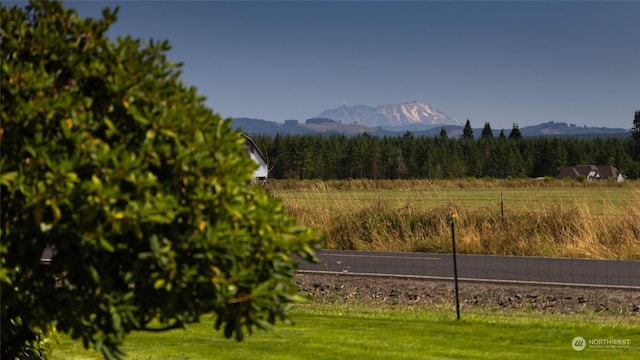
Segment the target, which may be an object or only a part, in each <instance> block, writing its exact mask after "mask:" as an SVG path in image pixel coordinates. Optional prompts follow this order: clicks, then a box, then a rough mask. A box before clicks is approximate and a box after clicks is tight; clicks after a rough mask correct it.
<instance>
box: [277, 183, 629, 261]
mask: <svg viewBox="0 0 640 360" xmlns="http://www.w3.org/2000/svg"><path fill="white" fill-rule="evenodd" d="M269 189H270V191H271V192H272V193H273V194H274V195H275V196H276V197H278V198H280V199H282V201H283V204H284V206H285V207H286V208H287V210H288V211H289V213H290V214H291V215H293V216H295V217H297V218H298V220H299V222H300V223H302V224H304V225H307V226H312V227H315V228H317V229H319V231H321V232H322V233H323V234H325V235H326V238H325V240H324V243H323V244H321V245H322V246H323V247H325V248H334V249H353V250H377V251H423V252H449V251H450V245H449V243H450V238H449V234H450V231H449V214H451V213H456V214H457V215H458V219H459V220H458V221H457V229H458V230H457V233H459V237H460V242H461V246H460V252H461V253H471V254H492V255H523V256H562V257H576V258H593V259H625V260H633V259H635V260H637V259H640V243H639V242H638V241H637V239H639V238H640V222H638V221H637V219H638V218H640V182H637V181H626V182H625V183H623V184H618V183H612V182H599V183H579V182H566V181H556V180H475V179H472V180H451V181H430V180H411V181H410V180H403V181H386V180H385V181H382V180H381V181H364V180H358V181H328V182H323V181H298V182H293V181H286V182H277V181H276V182H273V183H271V184H270V185H269Z"/></svg>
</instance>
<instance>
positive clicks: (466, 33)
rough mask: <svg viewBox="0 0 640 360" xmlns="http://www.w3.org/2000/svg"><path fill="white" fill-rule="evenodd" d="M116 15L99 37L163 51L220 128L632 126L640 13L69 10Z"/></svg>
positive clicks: (539, 6)
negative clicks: (374, 122) (448, 120)
mask: <svg viewBox="0 0 640 360" xmlns="http://www.w3.org/2000/svg"><path fill="white" fill-rule="evenodd" d="M116 4H117V5H120V13H119V20H118V22H117V23H116V24H115V25H114V26H113V27H112V31H111V32H110V36H116V35H122V34H131V35H132V36H133V37H138V38H141V39H150V38H154V39H158V40H163V39H168V40H169V41H170V43H171V44H172V46H173V49H172V50H171V52H170V54H169V57H170V58H171V59H172V60H174V61H181V62H184V68H183V77H184V80H185V82H186V83H187V84H189V85H193V86H196V87H197V88H198V90H199V92H200V93H201V94H202V95H204V96H206V97H207V104H208V105H209V106H210V107H212V108H213V109H214V110H215V111H216V112H218V113H219V114H220V115H222V116H223V117H254V118H261V119H266V120H272V121H284V120H286V119H298V120H305V119H307V118H311V117H314V116H316V115H318V114H319V113H320V112H322V111H323V110H327V109H332V108H337V107H339V106H341V105H344V104H366V105H370V106H377V105H384V104H390V103H400V102H407V101H414V100H417V101H421V102H425V103H427V104H430V105H432V106H435V107H436V108H438V109H439V110H441V111H442V112H444V113H446V114H448V115H449V116H452V117H454V118H457V119H458V120H460V121H465V120H466V119H470V120H471V124H472V125H473V126H474V127H482V126H483V124H484V123H485V122H489V123H490V124H491V127H492V128H494V129H500V128H505V129H507V128H511V126H512V124H513V123H518V124H519V125H520V126H521V127H523V126H527V125H535V124H538V123H542V122H547V121H556V122H567V123H573V124H576V125H578V126H582V125H588V126H608V127H622V128H630V127H631V126H632V123H633V115H634V111H636V110H640V27H638V25H637V24H638V15H639V14H640V2H611V1H609V2H586V1H583V2H543V1H532V2H522V1H502V2H485V1H473V2H457V1H453V2H452V1H447V2H431V1H417V2H405V1H392V2H391V1H378V2H361V1H343V2H328V1H311V2H309V1H294V2H290V1H286V2H273V1H263V2H243V1H241V2H228V1H227V2H221V1H193V2H184V1H134V2H132V1H100V2H77V1H68V2H66V5H67V6H68V7H73V8H76V9H78V11H79V13H80V15H82V16H84V17H87V16H91V17H96V16H98V15H99V14H100V9H101V8H103V7H105V6H111V7H113V6H115V5H116Z"/></svg>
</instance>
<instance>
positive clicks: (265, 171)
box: [242, 133, 269, 184]
mask: <svg viewBox="0 0 640 360" xmlns="http://www.w3.org/2000/svg"><path fill="white" fill-rule="evenodd" d="M242 136H244V143H245V145H246V146H247V154H248V155H249V156H251V159H252V160H253V161H255V162H256V164H258V168H257V169H256V170H255V171H254V172H253V178H254V181H255V182H257V183H259V184H264V183H265V182H266V181H267V178H268V177H269V167H268V165H267V161H266V160H265V157H264V155H262V153H261V152H260V149H258V146H257V145H256V143H255V142H254V141H253V139H251V138H250V137H249V136H247V135H246V134H244V133H243V134H242Z"/></svg>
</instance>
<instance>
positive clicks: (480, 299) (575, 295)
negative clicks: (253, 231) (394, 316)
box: [295, 273, 640, 320]
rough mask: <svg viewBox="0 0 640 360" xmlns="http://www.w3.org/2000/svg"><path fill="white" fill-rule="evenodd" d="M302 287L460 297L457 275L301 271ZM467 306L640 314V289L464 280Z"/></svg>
mask: <svg viewBox="0 0 640 360" xmlns="http://www.w3.org/2000/svg"><path fill="white" fill-rule="evenodd" d="M295 281H296V283H297V285H298V287H299V289H300V291H301V292H303V293H307V294H310V295H312V296H313V297H314V299H315V301H318V302H321V303H331V302H336V303H349V302H354V303H362V304H373V305H376V304H379V305H382V304H386V305H421V306H424V307H425V308H427V307H429V306H434V305H441V306H442V305H452V306H453V304H454V303H455V291H454V284H453V281H444V280H443V281H440V280H424V279H412V278H394V277H376V276H354V275H345V274H313V273H298V274H296V278H295ZM459 290H460V304H461V309H463V310H464V309H467V310H475V309H477V310H500V309H501V310H508V309H513V310H524V311H533V312H540V313H549V314H556V313H557V314H576V313H581V314H589V313H592V314H610V315H620V316H629V317H630V319H631V318H633V319H634V320H640V290H637V289H619V288H615V289H612V288H604V287H602V288H594V287H566V286H539V285H518V284H496V283H479V282H464V281H461V282H460V283H459Z"/></svg>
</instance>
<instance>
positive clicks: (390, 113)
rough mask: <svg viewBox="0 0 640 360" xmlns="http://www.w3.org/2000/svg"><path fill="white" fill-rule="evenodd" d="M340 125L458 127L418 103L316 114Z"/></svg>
mask: <svg viewBox="0 0 640 360" xmlns="http://www.w3.org/2000/svg"><path fill="white" fill-rule="evenodd" d="M317 117H321V118H330V119H334V120H337V121H338V122H342V123H349V124H351V123H357V124H361V125H367V126H402V125H409V124H430V125H460V122H459V121H458V120H457V119H454V118H452V117H450V116H449V115H447V114H445V113H443V112H442V111H440V110H438V109H437V108H435V107H433V106H431V105H429V104H426V103H422V102H418V101H412V102H405V103H400V104H387V105H380V106H376V107H373V106H369V105H342V106H340V107H338V108H335V109H329V110H325V111H323V112H321V113H320V114H318V116H317Z"/></svg>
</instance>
